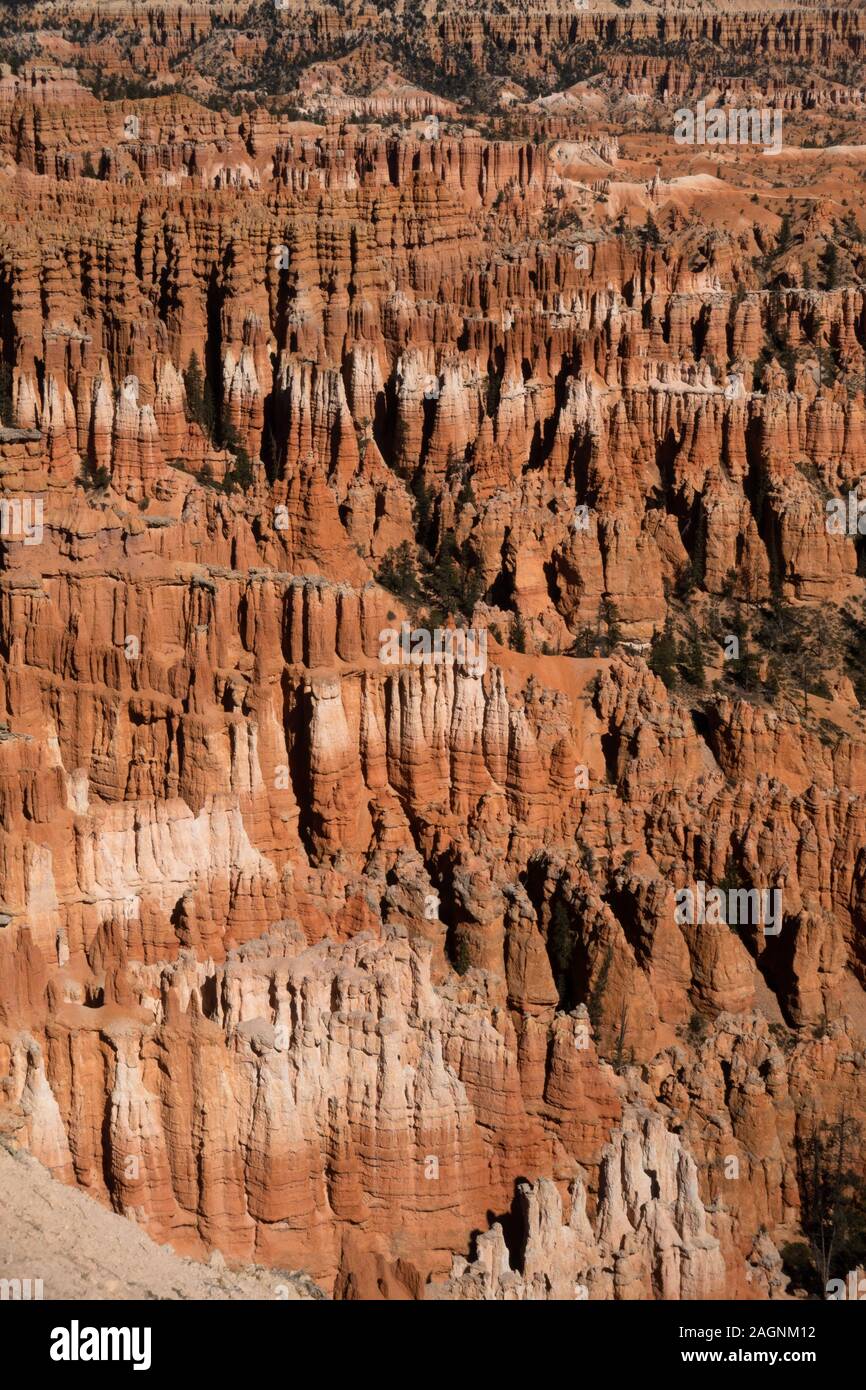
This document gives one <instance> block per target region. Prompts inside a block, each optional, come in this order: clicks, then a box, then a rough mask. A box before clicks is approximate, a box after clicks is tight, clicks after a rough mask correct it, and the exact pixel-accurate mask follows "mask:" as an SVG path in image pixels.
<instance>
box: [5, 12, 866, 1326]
mask: <svg viewBox="0 0 866 1390" xmlns="http://www.w3.org/2000/svg"><path fill="white" fill-rule="evenodd" d="M295 8H296V9H297V11H298V13H297V15H296V16H295V21H294V22H293V24H292V25H287V24H286V23H285V22H284V20H283V19H282V18H281V16H280V15H279V13H276V12H275V14H274V16H273V17H270V16H268V17H263V16H262V13H261V7H257V8H256V9H255V10H253V9H252V8H251V7H249V6H246V5H245V4H244V3H241V4H240V5H231V6H229V5H227V4H218V5H216V6H214V5H195V4H183V5H176V6H174V7H169V8H168V9H166V10H165V11H164V12H163V11H160V14H159V15H157V14H156V13H155V12H154V13H151V12H147V13H146V14H138V13H137V12H135V13H133V12H130V13H124V14H123V15H118V16H117V17H116V21H114V20H113V21H112V24H113V29H112V33H111V35H110V36H109V35H108V34H107V32H103V29H102V25H101V20H100V18H99V14H98V13H97V11H96V9H95V8H93V7H92V6H89V5H87V4H79V3H77V2H76V3H70V4H67V5H64V6H60V7H58V6H54V5H52V6H44V7H43V6H36V7H29V9H30V11H31V13H30V17H29V19H28V20H27V21H26V23H27V25H28V29H27V31H26V32H28V33H29V32H30V31H31V30H34V31H35V21H34V19H33V14H34V13H36V14H37V17H38V16H40V15H41V18H42V19H43V20H44V21H45V28H44V29H43V28H39V31H38V37H37V38H35V39H34V44H35V45H36V48H37V49H38V53H33V52H27V53H23V54H22V62H21V63H19V64H18V65H17V71H13V70H12V67H11V66H10V67H9V70H8V71H5V70H4V72H3V73H2V74H0V183H2V185H3V193H4V196H3V197H2V199H0V369H2V370H0V420H2V426H0V563H2V568H0V1131H2V1133H3V1135H7V1136H11V1140H10V1142H14V1143H15V1144H19V1145H22V1146H25V1147H27V1148H28V1149H30V1150H31V1151H32V1153H33V1154H35V1155H36V1156H37V1157H38V1158H39V1159H40V1160H41V1162H42V1163H44V1164H45V1165H46V1166H47V1167H48V1168H49V1169H50V1171H51V1172H52V1173H53V1174H54V1175H55V1176H56V1177H57V1178H58V1179H59V1180H60V1181H62V1182H64V1183H67V1184H75V1185H78V1186H80V1187H81V1188H83V1189H84V1190H86V1191H87V1192H88V1193H90V1194H91V1195H92V1196H94V1197H96V1198H97V1199H98V1200H99V1201H101V1202H102V1203H103V1204H105V1205H106V1206H111V1207H113V1208H114V1209H115V1210H116V1211H118V1212H120V1213H122V1214H124V1215H125V1216H127V1217H128V1218H129V1219H130V1220H132V1221H135V1222H136V1223H138V1224H139V1225H141V1226H142V1227H144V1228H145V1229H146V1231H147V1232H148V1234H149V1235H151V1236H152V1237H153V1238H154V1239H156V1240H158V1241H160V1242H164V1243H166V1244H171V1245H172V1247H173V1248H174V1249H175V1250H176V1251H178V1252H180V1253H183V1254H190V1255H194V1256H197V1257H207V1256H208V1255H209V1254H210V1253H211V1252H213V1251H214V1250H217V1251H220V1252H222V1253H223V1254H224V1255H225V1257H226V1258H229V1259H231V1260H234V1261H238V1262H241V1263H252V1262H255V1263H256V1264H258V1265H263V1266H272V1267H273V1268H274V1269H281V1270H285V1269H292V1270H303V1271H305V1272H306V1273H307V1274H309V1275H310V1276H312V1277H313V1278H314V1279H315V1280H317V1281H318V1282H319V1283H320V1285H321V1286H322V1287H323V1288H325V1289H327V1291H328V1292H329V1293H333V1294H334V1295H335V1296H337V1297H340V1298H381V1297H384V1298H416V1299H418V1298H430V1299H484V1300H529V1299H544V1298H550V1299H567V1300H576V1301H580V1300H584V1299H589V1300H600V1299H623V1300H637V1299H642V1300H646V1299H702V1300H703V1299H706V1300H711V1299H716V1298H721V1297H736V1298H744V1299H745V1298H755V1299H765V1298H779V1297H784V1296H786V1295H787V1291H788V1278H787V1276H786V1274H785V1272H784V1270H783V1268H782V1259H781V1254H780V1251H781V1249H782V1247H783V1246H784V1245H785V1244H786V1243H788V1242H790V1241H792V1240H797V1239H801V1238H802V1230H801V1222H802V1219H803V1216H804V1205H803V1195H802V1193H801V1190H800V1186H799V1185H798V1163H797V1158H798V1150H800V1149H801V1148H802V1145H803V1143H804V1141H805V1138H806V1136H807V1135H808V1133H809V1131H810V1126H811V1125H813V1124H814V1123H819V1122H820V1120H821V1119H825V1120H826V1121H828V1122H830V1123H833V1122H834V1121H836V1120H838V1117H839V1116H840V1115H848V1116H857V1115H862V1114H863V1110H864V1101H866V1060H864V1057H866V1054H864V1031H866V999H864V982H866V975H864V962H866V951H864V935H863V934H864V914H866V802H864V796H866V740H864V721H863V712H862V710H861V703H860V702H861V699H863V700H866V661H864V658H863V649H862V648H863V644H862V622H861V619H862V611H863V610H862V604H863V598H864V590H863V572H864V563H863V551H862V537H863V535H864V533H866V516H861V506H860V501H859V491H858V488H859V484H860V480H861V479H862V477H863V475H864V473H866V430H864V422H866V402H864V376H863V353H864V348H866V328H864V325H866V299H864V273H866V254H864V251H863V246H864V244H866V232H864V228H863V226H861V220H862V210H861V209H860V208H859V206H858V205H857V203H856V200H855V199H854V198H852V197H851V189H852V187H854V186H858V185H857V184H856V183H855V181H858V180H860V179H861V177H862V174H863V172H864V169H866V164H864V159H863V150H862V146H861V145H860V144H859V143H858V141H857V139H856V138H855V137H854V134H853V132H854V129H855V126H856V122H857V121H862V115H863V99H864V98H863V92H864V90H866V88H864V85H863V83H862V82H859V83H858V82H857V81H854V80H853V79H852V75H851V73H852V72H853V68H852V69H851V71H850V72H849V71H848V67H847V66H846V64H847V65H850V64H851V63H853V62H854V58H855V57H856V56H857V55H858V54H859V52H860V48H861V47H862V42H863V37H864V34H863V28H864V24H866V11H863V12H861V11H856V10H852V11H850V12H848V11H846V12H845V15H844V23H843V22H841V20H840V19H839V16H838V15H837V16H836V18H835V19H834V18H833V16H832V14H831V12H830V10H829V9H822V10H818V9H815V10H808V11H800V12H798V13H797V14H796V16H793V17H789V23H788V25H787V27H785V28H784V29H783V28H778V27H775V33H776V45H777V48H776V59H773V60H771V59H770V58H769V57H768V56H767V54H766V53H765V52H764V44H765V41H766V33H767V32H768V26H770V27H771V28H772V27H774V26H776V25H777V20H778V11H777V9H774V7H773V6H770V5H768V6H767V11H766V13H763V12H762V13H758V12H756V11H748V12H746V11H742V12H741V11H740V10H739V8H738V7H737V6H736V5H725V6H723V7H722V8H721V10H720V11H719V13H718V14H717V15H716V16H715V18H714V21H713V23H714V31H713V34H712V43H713V44H715V45H716V47H717V49H718V52H719V53H720V54H722V55H725V54H727V55H728V56H730V54H731V53H737V54H740V53H743V52H745V53H746V54H749V55H751V60H752V62H753V64H754V70H755V83H756V84H757V85H756V86H755V87H754V91H753V90H752V88H751V87H750V88H749V90H748V91H746V90H741V87H740V86H739V85H738V83H735V82H734V80H733V79H731V81H730V85H729V87H727V88H726V89H725V91H724V92H722V93H721V94H720V95H719V98H718V100H717V101H716V106H717V107H718V108H719V110H722V109H725V110H727V109H730V108H731V107H738V106H740V107H751V106H753V105H754V104H755V103H756V102H758V106H759V108H760V110H764V109H765V108H766V110H768V111H770V113H771V114H772V113H776V112H781V113H782V117H783V131H784V136H783V139H782V142H781V145H780V146H779V148H774V147H773V145H772V143H771V142H770V141H769V140H767V141H763V142H762V137H760V136H759V137H757V138H756V139H754V140H751V141H746V142H745V143H743V142H739V143H732V142H730V141H726V142H717V143H713V142H707V141H704V143H703V144H701V143H700V141H697V142H695V140H694V139H693V140H692V142H691V143H689V141H688V140H679V139H678V138H675V133H674V132H675V124H676V121H677V119H678V118H679V119H680V121H681V123H682V113H683V112H684V111H685V112H686V113H687V114H691V115H694V116H695V119H696V120H697V113H698V103H699V102H700V101H702V100H704V98H705V97H706V93H707V91H709V90H710V87H711V86H713V84H714V83H715V85H716V87H717V84H718V80H719V79H718V72H717V71H716V76H715V77H714V78H713V82H712V83H711V82H710V78H709V76H708V73H707V72H705V71H702V69H701V68H700V66H699V65H697V60H696V64H695V65H692V64H687V63H685V62H684V60H683V59H682V57H681V56H678V54H679V53H681V51H682V45H683V44H686V45H695V46H697V45H698V43H699V41H702V40H703V39H704V38H705V37H706V33H705V29H706V20H705V17H702V15H701V12H700V10H699V8H698V7H697V6H692V5H688V4H684V5H683V6H682V7H681V8H680V9H678V10H677V11H676V12H674V13H673V14H669V15H667V16H666V24H668V25H669V31H670V32H669V41H670V45H671V49H672V53H671V54H670V55H667V56H649V55H648V54H647V53H646V52H645V51H643V50H642V49H641V47H640V45H641V44H644V47H645V46H646V45H645V41H648V40H649V38H650V37H652V36H653V35H656V34H657V16H656V15H654V13H653V11H652V8H651V7H644V9H643V10H642V11H641V12H640V13H634V14H632V13H630V12H629V11H626V10H622V9H620V8H619V7H618V6H611V7H605V6H601V7H595V8H594V9H592V10H589V9H588V10H586V11H584V10H583V9H582V8H581V7H575V6H565V5H560V4H554V3H551V4H550V6H549V7H548V9H549V13H548V14H547V15H546V16H544V17H543V22H542V21H541V20H539V18H538V16H537V15H535V13H534V11H533V14H528V13H525V12H523V11H519V12H518V10H517V9H515V10H514V12H513V13H510V12H508V13H504V14H503V15H501V16H498V18H497V20H496V23H497V24H498V25H499V29H498V30H496V31H495V32H494V28H493V27H491V26H492V20H491V18H490V16H489V15H487V13H486V11H484V10H483V9H482V7H481V6H480V5H475V4H472V3H470V4H467V5H464V6H461V7H457V6H446V7H444V9H443V11H442V13H441V14H439V15H437V17H436V18H435V21H434V20H431V22H430V24H429V25H428V26H427V28H426V29H425V31H424V34H423V35H418V34H415V33H414V31H413V30H412V29H411V26H409V28H406V29H405V30H404V29H400V30H399V32H400V34H401V36H402V37H401V42H400V43H399V44H397V45H396V48H395V45H394V43H392V42H391V39H392V38H393V35H390V36H389V35H386V33H385V30H384V29H383V27H382V26H383V24H384V21H383V20H382V19H381V18H377V17H376V16H373V15H371V14H370V13H369V12H368V11H365V12H364V13H365V14H366V15H367V20H366V21H365V24H366V29H365V38H364V40H363V46H361V47H358V46H357V44H356V39H357V35H356V39H351V41H350V38H347V35H351V34H352V33H354V32H355V31H354V30H353V29H352V26H351V24H350V19H351V16H352V15H353V14H355V11H356V10H357V8H358V7H357V6H352V5H350V6H347V7H345V9H346V13H345V14H343V13H337V12H336V11H332V10H331V9H329V8H328V7H327V6H325V5H322V6H318V5H301V6H298V7H295ZM542 8H543V6H542ZM49 11H50V14H49ZM0 15H3V16H4V18H6V19H8V23H9V30H10V35H11V37H10V39H9V42H10V43H11V44H12V45H13V47H14V46H15V45H16V44H18V43H19V42H23V36H24V34H25V30H24V27H23V26H24V24H25V20H24V19H23V18H22V16H21V15H20V14H17V13H16V12H9V11H7V10H5V9H4V8H3V7H2V6H0ZM356 17H357V16H356ZM49 19H50V21H51V22H50V23H49V22H48V21H49ZM388 23H392V24H400V25H402V24H403V21H402V20H399V19H396V18H394V17H393V16H391V18H390V19H389V20H388ZM497 35H498V37H497ZM52 36H53V37H52ZM157 38H158V40H159V41H158V42H157ZM386 39H387V41H386ZM422 39H423V42H424V44H425V45H426V47H425V48H424V51H423V53H422V52H421V49H420V48H419V47H418V45H419V44H421V42H422ZM4 41H5V40H4ZM401 44H402V47H401ZM588 44H589V45H592V46H593V47H594V50H595V51H596V52H597V54H598V71H597V73H596V72H595V69H593V72H594V73H595V75H594V76H589V77H587V76H586V75H583V76H582V74H583V67H585V63H584V65H583V67H582V66H581V64H580V62H578V58H579V56H580V52H581V51H583V48H584V47H585V45H588ZM353 45H354V46H353ZM61 50H62V52H61ZM506 50H507V54H506ZM16 51H17V50H16ZM457 51H459V52H461V53H462V54H463V55H464V59H463V60H461V61H463V63H464V69H463V70H462V71H461V72H460V73H457V72H456V71H455V67H454V58H453V54H454V53H455V52H457ZM695 51H696V52H697V51H698V49H697V47H695ZM323 52H324V53H327V54H329V55H330V56H329V57H328V58H327V59H325V60H323V59H322V53H323ZM817 52H820V54H821V62H822V64H823V65H824V67H825V68H827V69H828V70H830V69H834V70H835V69H836V68H837V69H838V72H839V74H840V78H839V81H834V82H831V81H829V79H827V78H826V75H822V73H821V72H817V69H816V74H817V75H815V74H813V77H814V80H811V81H810V83H809V85H808V87H805V86H804V87H803V88H800V87H798V86H796V85H792V84H791V82H790V81H789V80H788V77H789V76H790V74H788V76H787V77H786V80H785V81H784V82H783V81H782V80H781V78H782V74H781V72H775V71H774V69H773V61H776V60H778V62H779V63H780V64H783V66H784V67H785V68H787V67H788V66H790V64H788V62H787V59H788V58H789V57H790V56H791V55H792V54H803V53H817ZM269 53H270V54H272V55H275V56H274V61H275V62H280V63H283V64H284V66H286V67H288V65H289V64H291V65H292V67H291V71H292V73H296V74H297V81H296V84H295V86H293V87H292V88H291V90H288V89H285V88H280V90H278V91H277V90H272V87H273V82H272V81H271V77H269V76H268V74H269V72H270V69H269V68H268V66H267V63H266V62H265V57H266V56H267V54H269ZM58 54H60V60H62V64H63V65H62V66H61V63H60V60H59V58H58ZM584 56H585V55H584ZM73 59H74V60H75V64H76V65H75V66H73V65H72V63H73ZM422 60H423V61H422ZM738 61H739V60H738ZM858 61H859V58H858ZM130 64H132V65H133V66H134V70H135V71H137V72H141V73H143V74H145V76H146V78H148V79H149V80H150V81H151V82H152V83H153V84H154V87H155V89H156V90H155V91H154V93H153V94H152V95H148V96H138V95H135V96H133V95H129V94H126V91H125V89H124V86H123V82H122V78H123V74H124V73H128V71H129V70H130V66H129V65H130ZM401 64H402V66H401ZM136 65H137V66H136ZM97 70H99V71H100V72H101V73H102V81H103V84H104V83H105V82H109V81H110V80H111V81H113V82H114V85H113V86H109V87H105V86H104V85H103V86H102V87H100V86H99V84H96V87H95V89H94V75H95V72H96V71H97ZM227 74H231V87H232V99H231V100H229V96H228V91H227V87H226V85H225V84H226V83H227V82H228V80H229V79H228V76H227ZM437 74H438V77H437ZM846 74H847V75H846ZM843 77H844V80H842V79H843ZM482 79H483V80H482ZM142 80H144V79H142ZM738 81H739V80H738ZM425 84H429V88H428V86H427V85H425ZM236 89H237V90H241V89H243V90H244V91H248V92H249V93H250V94H251V95H250V101H249V103H248V106H249V109H243V110H240V112H239V113H238V114H233V111H234V110H235V109H236V108H235V105H234V93H235V90H236ZM430 89H433V90H430ZM759 96H760V101H759V99H758V98H759ZM760 110H759V115H760ZM705 115H706V112H704V117H705ZM704 117H701V119H704ZM774 119H775V117H774ZM705 124H706V122H705ZM759 126H760V123H759ZM695 129H697V126H696V127H695ZM772 129H775V127H772ZM816 131H819V132H820V135H821V145H822V148H821V149H820V151H818V150H817V148H814V145H815V138H816ZM806 140H809V142H810V143H809V144H806V143H804V142H805V141H806ZM825 144H826V148H824V146H825ZM768 170H770V171H771V172H770V173H768ZM803 190H807V191H808V197H806V196H805V194H804V193H803ZM801 194H803V196H800V195H801ZM843 200H844V201H843ZM861 520H862V527H861V524H860V523H861ZM764 895H766V896H764ZM851 1161H852V1163H854V1164H855V1165H856V1163H862V1155H855V1154H852V1155H851Z"/></svg>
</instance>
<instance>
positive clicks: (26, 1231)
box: [0, 1146, 324, 1300]
mask: <svg viewBox="0 0 866 1390" xmlns="http://www.w3.org/2000/svg"><path fill="white" fill-rule="evenodd" d="M217 1260H218V1261H220V1257H219V1256H217ZM27 1278H29V1279H31V1280H36V1279H41V1280H42V1282H43V1297H44V1298H46V1299H67V1298H68V1299H97V1300H102V1299H132V1298H178V1299H277V1298H283V1299H288V1300H297V1299H311V1298H322V1297H324V1295H323V1294H322V1293H321V1291H320V1290H319V1289H318V1288H317V1287H316V1286H315V1285H314V1284H313V1283H312V1281H310V1280H307V1279H306V1277H305V1276H304V1275H301V1274H286V1273H284V1272H282V1271H278V1270H267V1269H263V1268H262V1267H260V1266H258V1265H255V1266H251V1267H249V1268H248V1269H247V1270H245V1271H244V1272H243V1273H241V1272H238V1271H235V1270H230V1269H227V1268H225V1267H224V1266H223V1265H222V1264H221V1263H219V1265H218V1266H217V1265H203V1264H199V1263H197V1262H196V1261H195V1260H186V1259H182V1258H181V1257H180V1256H178V1255H175V1254H174V1253H173V1251H172V1250H171V1248H170V1247H168V1246H160V1245H155V1244H154V1242H153V1241H152V1240H150V1239H149V1238H148V1236H146V1235H145V1234H144V1232H143V1231H140V1230H139V1229H138V1228H137V1227H136V1226H134V1225H133V1224H132V1223H131V1222H129V1221H127V1220H126V1219H125V1218H124V1217H122V1216H117V1215H115V1213H114V1212H110V1211H107V1210H106V1209H105V1208H104V1207H101V1206H99V1205H98V1203H96V1202H94V1201H92V1200H91V1198H89V1197H87V1196H85V1195H84V1194H83V1193H82V1192H79V1191H76V1190H75V1189H74V1188H71V1187H65V1186H63V1184H62V1183H58V1182H55V1181H54V1179H53V1178H52V1177H51V1176H50V1175H49V1173H48V1171H47V1170H46V1169H45V1168H43V1167H42V1165H41V1164H39V1163H37V1162H36V1161H35V1160H34V1159H32V1158H30V1157H29V1156H28V1155H26V1154H25V1153H23V1152H22V1151H17V1152H16V1153H14V1154H13V1153H9V1152H7V1150H6V1149H5V1148H4V1147H2V1146H0V1280H4V1279H6V1280H11V1279H22V1280H23V1279H27ZM3 1296H4V1290H3V1286H2V1285H0V1299H2V1298H3ZM7 1296H10V1294H7Z"/></svg>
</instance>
